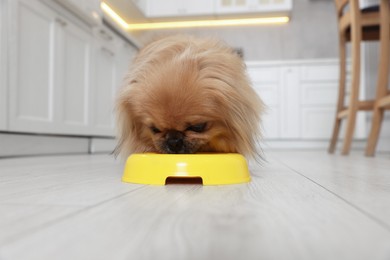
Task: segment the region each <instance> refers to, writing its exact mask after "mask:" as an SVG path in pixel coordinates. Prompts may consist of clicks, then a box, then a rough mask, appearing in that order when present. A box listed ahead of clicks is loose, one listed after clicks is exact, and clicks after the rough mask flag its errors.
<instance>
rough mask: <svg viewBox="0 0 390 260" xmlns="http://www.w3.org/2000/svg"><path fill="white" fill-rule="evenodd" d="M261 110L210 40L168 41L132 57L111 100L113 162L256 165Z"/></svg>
mask: <svg viewBox="0 0 390 260" xmlns="http://www.w3.org/2000/svg"><path fill="white" fill-rule="evenodd" d="M263 108H264V106H263V102H262V101H261V99H260V98H259V97H258V96H257V94H256V92H255V91H254V90H253V88H252V87H251V83H250V80H249V79H248V76H247V74H246V71H245V64H244V62H243V60H242V59H241V58H240V57H239V56H238V55H237V54H236V53H235V52H234V50H233V49H232V48H230V47H228V46H226V45H225V44H224V43H222V42H220V41H218V40H214V39H208V38H207V39H204V38H195V37H191V36H182V35H181V36H170V37H167V38H164V39H160V40H157V41H154V42H152V43H150V44H148V45H146V46H145V47H144V48H143V49H141V50H140V52H139V54H138V55H137V56H136V57H135V59H134V62H133V64H132V68H131V69H130V71H129V73H128V74H127V76H126V78H125V83H124V86H123V87H122V88H121V90H120V92H119V95H118V98H117V100H116V112H117V122H118V130H119V135H118V145H117V148H116V150H115V152H116V154H121V155H123V156H125V157H126V156H128V155H129V154H131V153H143V152H157V153H175V154H180V153H199V152H218V153H241V154H243V155H245V156H248V157H257V156H256V155H259V153H258V152H257V141H258V140H259V137H260V136H261V133H260V117H261V114H262V111H263Z"/></svg>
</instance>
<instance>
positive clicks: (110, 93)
mask: <svg viewBox="0 0 390 260" xmlns="http://www.w3.org/2000/svg"><path fill="white" fill-rule="evenodd" d="M104 33H105V34H106V35H107V40H106V41H103V40H102V41H101V42H99V43H98V44H97V46H96V49H95V54H94V58H95V62H94V63H95V64H96V66H95V68H94V69H95V78H94V84H93V88H92V93H91V94H92V99H93V100H92V110H91V115H92V126H93V133H94V134H97V135H113V134H114V132H113V130H114V120H113V100H114V97H115V83H116V70H117V69H116V66H115V62H116V55H117V53H116V48H115V42H114V40H115V38H114V37H113V35H109V34H108V33H107V32H104Z"/></svg>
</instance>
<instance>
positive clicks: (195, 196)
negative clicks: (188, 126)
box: [0, 151, 390, 260]
mask: <svg viewBox="0 0 390 260" xmlns="http://www.w3.org/2000/svg"><path fill="white" fill-rule="evenodd" d="M362 154H363V152H362V151H359V152H354V153H352V155H350V156H349V157H342V156H339V155H328V154H326V153H325V152H324V151H272V152H266V155H267V162H265V163H264V164H263V165H262V166H256V167H252V175H253V180H252V182H251V183H249V184H244V185H232V186H214V187H210V186H200V185H168V186H161V187H158V186H143V185H133V184H125V183H121V181H120V177H121V174H122V164H121V163H120V162H115V161H114V159H113V158H112V157H109V156H106V155H92V156H89V155H74V156H55V157H54V156H53V157H33V158H14V159H2V160H0V259H1V260H9V259H18V260H19V259H40V260H45V259H50V260H51V259H56V260H57V259H67V260H69V259H72V260H73V259H83V260H84V259H93V260H97V259H105V260H106V259H169V260H174V259H179V260H186V259H197V260H198V259H213V260H214V259H215V260H217V259H221V260H225V259H310V260H313V259H315V260H318V259H344V260H345V259H353V260H357V259H365V260H373V259H383V260H389V259H390V154H382V155H378V156H377V157H375V158H366V157H364V156H363V155H362Z"/></svg>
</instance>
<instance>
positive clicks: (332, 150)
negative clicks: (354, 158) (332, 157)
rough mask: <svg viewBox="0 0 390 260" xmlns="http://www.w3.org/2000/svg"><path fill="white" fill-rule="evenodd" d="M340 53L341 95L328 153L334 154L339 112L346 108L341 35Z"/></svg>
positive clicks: (344, 68)
mask: <svg viewBox="0 0 390 260" xmlns="http://www.w3.org/2000/svg"><path fill="white" fill-rule="evenodd" d="M339 39H340V40H339V52H340V64H339V66H340V68H339V71H340V75H339V93H338V100H337V109H336V116H335V122H334V126H333V133H332V138H331V140H330V145H329V149H328V152H329V153H334V151H335V149H336V144H337V139H338V136H339V133H340V128H341V122H342V121H341V120H342V119H341V118H338V114H339V112H340V111H341V110H342V109H343V108H344V97H345V79H346V39H345V38H344V35H342V34H340V36H339Z"/></svg>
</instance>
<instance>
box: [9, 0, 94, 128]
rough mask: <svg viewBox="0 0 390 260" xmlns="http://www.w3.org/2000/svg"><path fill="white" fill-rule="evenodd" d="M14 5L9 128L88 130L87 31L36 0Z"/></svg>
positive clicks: (88, 43) (88, 63)
mask: <svg viewBox="0 0 390 260" xmlns="http://www.w3.org/2000/svg"><path fill="white" fill-rule="evenodd" d="M12 11H13V14H14V15H13V17H14V19H13V21H12V28H13V30H12V31H14V32H18V33H14V34H12V41H13V42H14V43H15V44H14V45H12V46H10V49H11V53H12V55H13V59H12V60H11V64H10V89H9V91H10V104H9V108H10V111H9V122H10V124H9V130H11V131H18V132H36V133H50V134H77V135H79V134H87V133H88V131H89V129H88V127H89V118H88V117H89V111H88V109H89V105H88V104H89V88H90V86H89V85H90V81H89V78H90V75H89V73H90V70H89V66H90V63H91V61H90V58H91V35H90V34H89V33H88V32H87V31H85V30H83V29H81V27H80V26H78V25H76V24H74V23H72V22H70V21H69V20H67V19H66V18H64V17H62V16H61V15H59V14H58V13H56V12H55V11H54V10H52V9H51V8H49V7H48V6H46V5H45V4H43V3H41V2H40V1H37V0H29V1H27V0H20V1H15V2H14V6H13V8H12Z"/></svg>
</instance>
